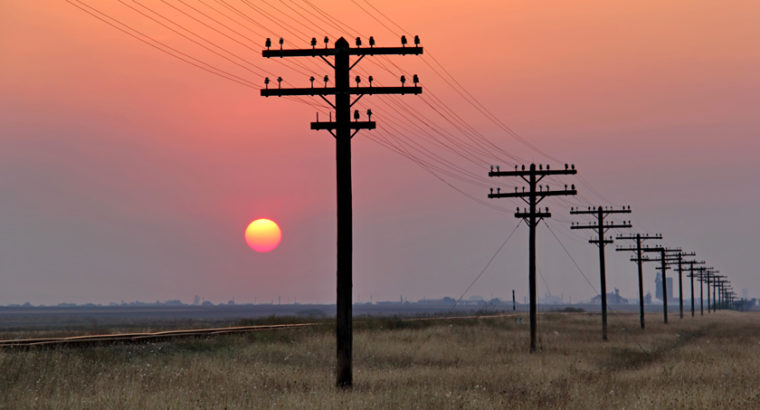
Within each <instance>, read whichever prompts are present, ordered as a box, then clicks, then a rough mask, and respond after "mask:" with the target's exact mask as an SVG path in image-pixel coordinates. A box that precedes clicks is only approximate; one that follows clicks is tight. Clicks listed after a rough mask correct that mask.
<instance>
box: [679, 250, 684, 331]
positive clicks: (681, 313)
mask: <svg viewBox="0 0 760 410" xmlns="http://www.w3.org/2000/svg"><path fill="white" fill-rule="evenodd" d="M678 310H679V315H680V318H681V319H683V254H682V253H681V252H678Z"/></svg>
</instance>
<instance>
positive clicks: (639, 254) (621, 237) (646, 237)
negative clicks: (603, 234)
mask: <svg viewBox="0 0 760 410" xmlns="http://www.w3.org/2000/svg"><path fill="white" fill-rule="evenodd" d="M616 239H618V240H635V241H636V247H635V248H626V247H618V248H617V249H615V250H617V251H635V252H636V261H637V264H636V265H637V266H638V268H639V269H638V270H639V321H640V322H641V328H642V329H643V328H644V274H643V271H644V266H643V264H644V260H643V258H644V256H643V255H642V242H643V241H646V240H650V239H657V240H661V239H662V235H661V234H656V235H642V234H640V233H637V234H636V235H618V236H617V237H616Z"/></svg>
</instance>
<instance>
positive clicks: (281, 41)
mask: <svg viewBox="0 0 760 410" xmlns="http://www.w3.org/2000/svg"><path fill="white" fill-rule="evenodd" d="M283 44H285V40H284V39H283V38H282V37H280V50H282V45H283Z"/></svg>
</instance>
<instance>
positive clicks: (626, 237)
mask: <svg viewBox="0 0 760 410" xmlns="http://www.w3.org/2000/svg"><path fill="white" fill-rule="evenodd" d="M615 239H617V240H621V241H622V240H628V241H635V240H637V239H640V240H642V241H643V240H647V239H662V234H659V233H658V234H654V235H650V234H647V235H641V234H636V235H618V236H616V237H615ZM633 250H636V248H634V249H633Z"/></svg>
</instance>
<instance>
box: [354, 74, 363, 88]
mask: <svg viewBox="0 0 760 410" xmlns="http://www.w3.org/2000/svg"><path fill="white" fill-rule="evenodd" d="M355 80H356V86H357V87H358V86H359V83H360V82H362V78H361V77H359V76H358V75H357V76H356V79H355Z"/></svg>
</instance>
